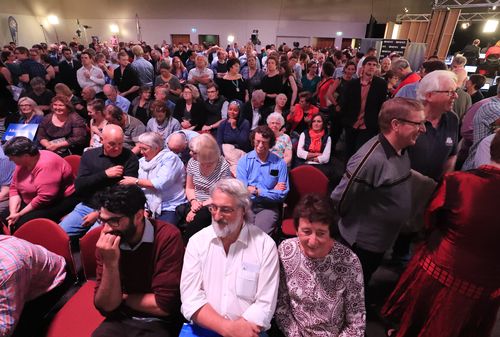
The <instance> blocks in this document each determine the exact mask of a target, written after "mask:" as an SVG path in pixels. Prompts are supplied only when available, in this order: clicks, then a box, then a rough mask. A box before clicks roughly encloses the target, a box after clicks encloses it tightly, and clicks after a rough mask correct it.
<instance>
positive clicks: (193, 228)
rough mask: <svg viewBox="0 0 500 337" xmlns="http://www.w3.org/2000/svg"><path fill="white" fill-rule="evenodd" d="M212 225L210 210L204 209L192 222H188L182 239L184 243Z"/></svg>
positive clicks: (199, 211)
mask: <svg viewBox="0 0 500 337" xmlns="http://www.w3.org/2000/svg"><path fill="white" fill-rule="evenodd" d="M211 223H212V214H211V213H210V211H209V210H208V207H206V206H205V207H202V208H201V209H200V210H198V212H196V215H195V217H194V219H193V221H191V222H186V224H185V226H186V227H185V228H184V229H183V230H181V231H182V237H183V238H184V242H185V243H187V242H188V241H189V238H190V237H192V236H193V235H195V234H196V233H198V232H199V231H201V230H202V229H203V228H205V227H207V226H210V224H211Z"/></svg>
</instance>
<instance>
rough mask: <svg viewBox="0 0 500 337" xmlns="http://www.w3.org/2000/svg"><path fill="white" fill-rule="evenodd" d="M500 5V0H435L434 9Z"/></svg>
mask: <svg viewBox="0 0 500 337" xmlns="http://www.w3.org/2000/svg"><path fill="white" fill-rule="evenodd" d="M493 6H500V0H434V6H433V8H434V9H443V8H461V9H464V8H484V7H493Z"/></svg>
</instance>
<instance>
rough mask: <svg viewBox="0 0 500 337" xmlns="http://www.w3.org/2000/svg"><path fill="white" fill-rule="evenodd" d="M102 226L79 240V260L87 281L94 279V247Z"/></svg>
mask: <svg viewBox="0 0 500 337" xmlns="http://www.w3.org/2000/svg"><path fill="white" fill-rule="evenodd" d="M101 230H102V226H99V227H97V228H94V229H92V230H91V231H89V232H87V234H85V235H84V236H83V238H81V239H80V259H81V261H82V267H83V274H84V275H85V278H86V279H87V280H89V279H94V278H95V277H96V268H97V262H96V258H95V246H96V243H97V240H99V236H100V235H101Z"/></svg>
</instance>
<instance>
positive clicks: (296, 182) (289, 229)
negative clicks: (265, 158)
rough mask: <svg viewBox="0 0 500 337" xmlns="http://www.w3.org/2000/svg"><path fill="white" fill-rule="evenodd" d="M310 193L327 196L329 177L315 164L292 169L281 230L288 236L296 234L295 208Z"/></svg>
mask: <svg viewBox="0 0 500 337" xmlns="http://www.w3.org/2000/svg"><path fill="white" fill-rule="evenodd" d="M309 193H317V194H320V195H324V196H326V194H327V193H328V178H327V177H326V176H325V174H324V173H323V172H322V171H321V170H320V169H317V168H316V167H314V166H313V165H301V166H299V167H296V168H294V169H292V170H291V171H290V192H289V193H288V196H287V199H286V208H285V216H284V219H283V222H282V224H281V232H282V233H283V234H284V235H286V236H295V235H296V233H295V227H294V226H293V219H292V214H293V209H294V208H295V205H297V203H298V202H299V200H300V198H302V197H303V196H304V195H306V194H309Z"/></svg>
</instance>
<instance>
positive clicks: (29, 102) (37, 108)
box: [17, 77, 43, 116]
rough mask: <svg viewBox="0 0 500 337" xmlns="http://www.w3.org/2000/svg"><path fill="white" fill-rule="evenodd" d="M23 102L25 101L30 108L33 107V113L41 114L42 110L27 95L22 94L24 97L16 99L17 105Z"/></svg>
mask: <svg viewBox="0 0 500 337" xmlns="http://www.w3.org/2000/svg"><path fill="white" fill-rule="evenodd" d="M35 78H36V77H35ZM23 103H27V104H29V105H31V108H32V109H33V114H35V115H39V116H43V111H42V110H41V109H40V107H39V106H38V104H36V102H35V101H34V100H33V99H31V98H29V97H28V96H24V97H21V98H20V99H19V101H17V105H18V106H19V105H21V104H23Z"/></svg>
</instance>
